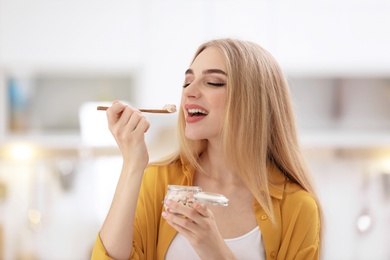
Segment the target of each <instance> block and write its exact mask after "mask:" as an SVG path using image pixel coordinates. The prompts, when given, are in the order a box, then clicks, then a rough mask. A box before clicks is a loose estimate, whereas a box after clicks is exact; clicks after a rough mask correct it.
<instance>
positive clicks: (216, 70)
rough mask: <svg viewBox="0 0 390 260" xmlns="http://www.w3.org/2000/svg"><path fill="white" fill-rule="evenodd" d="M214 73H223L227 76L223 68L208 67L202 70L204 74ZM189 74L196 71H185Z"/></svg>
mask: <svg viewBox="0 0 390 260" xmlns="http://www.w3.org/2000/svg"><path fill="white" fill-rule="evenodd" d="M213 73H217V74H222V75H225V76H227V74H226V72H225V71H223V70H220V69H208V70H204V71H202V74H213ZM187 74H194V71H193V70H192V69H188V70H186V72H185V75H187Z"/></svg>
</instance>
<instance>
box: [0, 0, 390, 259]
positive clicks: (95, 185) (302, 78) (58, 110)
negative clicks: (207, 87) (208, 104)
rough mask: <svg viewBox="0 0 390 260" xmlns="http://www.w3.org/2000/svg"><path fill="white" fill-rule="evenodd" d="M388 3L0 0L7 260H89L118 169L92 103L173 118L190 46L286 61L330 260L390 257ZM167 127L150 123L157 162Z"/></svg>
mask: <svg viewBox="0 0 390 260" xmlns="http://www.w3.org/2000/svg"><path fill="white" fill-rule="evenodd" d="M389 31H390V2H389V1H387V0H371V1H368V0H367V1H363V0H362V1H354V0H342V1H340V0H337V1H336V0H329V1H309V0H297V1H287V0H277V1H271V0H267V1H265V0H257V1H254V0H253V1H250V0H187V1H182V0H129V1H123V0H122V1H107V0H94V1H91V0H83V1H74V0H68V1H49V0H36V1H27V0H0V259H7V260H8V259H10V260H13V259H17V260H24V259H29V260H30V259H34V260H35V259H42V260H46V259H47V260H53V259H56V260H82V259H89V257H90V253H91V249H92V246H93V243H94V240H95V238H96V235H97V233H98V231H99V228H100V226H101V224H102V222H103V220H104V217H105V214H106V213H107V210H108V207H109V205H110V201H111V198H112V195H113V192H114V189H115V185H116V181H117V178H118V174H119V171H120V166H121V157H120V155H119V152H118V150H117V148H116V146H115V143H114V141H113V138H112V137H111V136H110V134H109V132H108V130H107V128H106V121H105V113H104V112H98V111H96V105H97V104H99V105H100V104H106V103H107V104H110V103H111V102H112V101H113V100H115V99H120V100H124V101H126V102H128V103H130V104H132V105H134V106H136V107H145V108H148V107H153V108H160V107H162V106H163V105H164V104H169V103H172V104H176V105H179V102H180V95H181V86H182V82H183V78H184V77H183V75H184V71H185V69H186V68H187V67H188V65H189V62H190V60H191V58H192V56H193V54H194V51H195V49H196V48H197V46H198V45H199V44H200V43H202V42H203V41H205V40H209V39H211V38H218V37H237V38H242V39H247V40H252V41H255V42H257V43H259V44H260V45H262V46H263V47H265V48H266V49H268V50H269V51H270V52H271V53H273V55H274V56H275V57H276V59H277V60H278V61H279V62H280V65H281V66H282V68H283V70H284V71H285V73H286V76H287V78H288V80H289V83H290V85H291V91H292V95H293V100H294V107H295V109H296V113H297V121H298V126H299V133H300V138H301V142H302V146H303V148H304V152H305V156H306V158H307V161H308V164H309V166H310V169H311V171H312V173H313V176H314V179H315V181H316V184H317V186H318V190H319V194H320V198H321V200H322V203H323V207H324V211H325V218H326V223H325V227H324V228H325V239H324V248H323V257H324V259H327V260H348V259H351V260H352V259H353V260H359V259H376V260H378V259H379V260H380V259H390V247H389V246H388V245H389V242H388V241H389V240H390V51H389V46H390V33H389ZM176 116H177V114H174V115H148V117H149V120H150V122H151V124H152V126H151V129H150V131H149V133H148V134H147V142H148V145H149V149H150V157H151V160H154V159H157V158H159V157H160V156H162V155H164V154H167V153H169V152H171V151H173V150H174V149H175V141H174V134H175V123H176Z"/></svg>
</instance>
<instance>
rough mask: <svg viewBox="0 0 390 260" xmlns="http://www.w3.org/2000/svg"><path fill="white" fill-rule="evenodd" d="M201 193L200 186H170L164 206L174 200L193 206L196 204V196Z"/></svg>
mask: <svg viewBox="0 0 390 260" xmlns="http://www.w3.org/2000/svg"><path fill="white" fill-rule="evenodd" d="M201 191H202V189H201V188H200V187H198V186H183V185H168V188H167V193H166V195H165V198H164V205H165V201H167V200H173V201H176V202H180V203H182V204H183V205H187V206H191V205H192V204H193V203H194V195H195V194H197V193H199V192H201ZM171 212H172V211H171Z"/></svg>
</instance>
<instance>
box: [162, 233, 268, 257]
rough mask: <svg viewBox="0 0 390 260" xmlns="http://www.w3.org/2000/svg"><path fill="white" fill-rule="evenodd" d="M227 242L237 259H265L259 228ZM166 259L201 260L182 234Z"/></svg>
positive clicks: (169, 249) (170, 247)
mask: <svg viewBox="0 0 390 260" xmlns="http://www.w3.org/2000/svg"><path fill="white" fill-rule="evenodd" d="M225 242H226V244H227V245H228V246H229V248H230V250H232V252H233V253H234V255H235V256H236V257H237V259H245V260H252V259H253V260H264V259H265V251H264V246H263V240H262V237H261V232H260V228H259V227H258V226H257V227H255V228H254V229H252V230H251V231H249V232H248V233H246V234H244V235H242V236H240V237H236V238H230V239H225ZM165 259H166V260H176V259H186V260H199V256H198V255H197V254H196V252H195V250H194V248H193V247H192V246H191V244H190V243H189V242H188V240H187V239H186V238H185V237H183V236H182V235H181V234H180V233H177V234H176V236H175V238H174V239H173V240H172V243H171V245H170V246H169V248H168V251H167V253H166V254H165Z"/></svg>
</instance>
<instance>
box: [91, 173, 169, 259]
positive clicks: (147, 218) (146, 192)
mask: <svg viewBox="0 0 390 260" xmlns="http://www.w3.org/2000/svg"><path fill="white" fill-rule="evenodd" d="M157 171H158V170H157V167H148V168H147V170H146V171H145V173H144V177H143V180H142V184H141V188H140V193H139V197H138V202H137V210H136V213H135V219H134V231H133V245H132V251H131V254H130V256H129V259H155V257H156V243H157V234H158V226H159V224H158V223H159V220H160V218H161V208H162V200H160V201H157V199H156V192H157V193H164V192H165V190H161V189H162V188H161V187H163V189H164V188H165V186H161V185H158V186H157V185H156V172H157ZM156 189H157V190H156ZM111 259H112V258H111V257H109V256H108V253H107V251H106V249H105V247H104V245H103V243H102V240H101V238H100V234H99V235H98V236H97V238H96V241H95V244H94V247H93V251H92V256H91V260H111Z"/></svg>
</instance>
